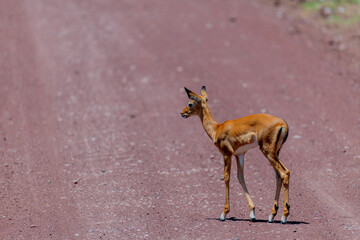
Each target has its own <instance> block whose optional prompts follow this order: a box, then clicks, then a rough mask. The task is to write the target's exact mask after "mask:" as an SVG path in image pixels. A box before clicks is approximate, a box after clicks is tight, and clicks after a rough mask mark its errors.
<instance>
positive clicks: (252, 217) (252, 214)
mask: <svg viewBox="0 0 360 240" xmlns="http://www.w3.org/2000/svg"><path fill="white" fill-rule="evenodd" d="M250 220H251V221H252V222H255V221H256V216H255V210H251V212H250Z"/></svg>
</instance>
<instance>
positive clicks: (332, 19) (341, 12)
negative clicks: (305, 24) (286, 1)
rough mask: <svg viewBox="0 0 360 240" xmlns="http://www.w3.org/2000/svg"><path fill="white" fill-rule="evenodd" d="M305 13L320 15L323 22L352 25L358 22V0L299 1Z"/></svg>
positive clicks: (359, 9) (359, 17)
mask: <svg viewBox="0 0 360 240" xmlns="http://www.w3.org/2000/svg"><path fill="white" fill-rule="evenodd" d="M301 6H302V8H303V9H304V11H305V13H306V14H312V15H313V14H317V15H318V16H321V17H322V19H323V21H324V23H330V24H336V25H339V26H352V25H354V24H356V23H359V22H360V0H307V1H301Z"/></svg>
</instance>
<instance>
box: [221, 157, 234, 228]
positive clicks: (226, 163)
mask: <svg viewBox="0 0 360 240" xmlns="http://www.w3.org/2000/svg"><path fill="white" fill-rule="evenodd" d="M230 172H231V155H230V156H224V182H225V206H224V212H223V213H222V214H221V217H220V221H225V219H226V215H227V214H228V213H229V212H230V194H229V189H230Z"/></svg>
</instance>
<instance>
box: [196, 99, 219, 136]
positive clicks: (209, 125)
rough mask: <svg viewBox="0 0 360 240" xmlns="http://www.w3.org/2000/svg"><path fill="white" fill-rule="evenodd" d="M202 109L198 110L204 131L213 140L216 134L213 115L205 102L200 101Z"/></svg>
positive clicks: (215, 123)
mask: <svg viewBox="0 0 360 240" xmlns="http://www.w3.org/2000/svg"><path fill="white" fill-rule="evenodd" d="M201 107H202V111H201V112H200V115H199V117H200V120H201V123H202V125H203V127H204V130H205V132H206V133H207V135H208V136H209V137H210V138H211V140H213V142H214V140H215V135H216V126H217V122H216V121H215V120H214V118H213V116H212V115H211V112H210V109H209V106H208V105H207V103H201Z"/></svg>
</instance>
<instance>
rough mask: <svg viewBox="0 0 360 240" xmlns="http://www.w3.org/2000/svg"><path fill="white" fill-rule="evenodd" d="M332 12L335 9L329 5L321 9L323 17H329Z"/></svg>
mask: <svg viewBox="0 0 360 240" xmlns="http://www.w3.org/2000/svg"><path fill="white" fill-rule="evenodd" d="M331 14H333V10H332V9H331V8H329V7H327V6H323V7H322V8H321V9H320V15H321V16H322V17H323V18H328V17H329V16H330V15H331Z"/></svg>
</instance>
